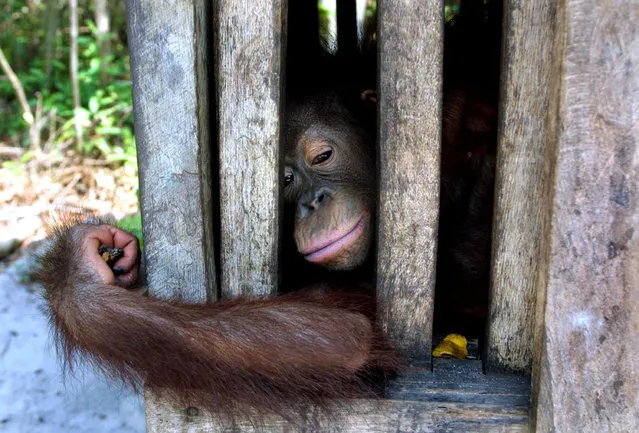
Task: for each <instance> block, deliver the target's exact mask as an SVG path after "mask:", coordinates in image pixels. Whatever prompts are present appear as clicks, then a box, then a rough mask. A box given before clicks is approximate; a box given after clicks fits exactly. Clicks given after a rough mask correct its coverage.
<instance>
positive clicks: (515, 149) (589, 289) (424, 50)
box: [127, 0, 639, 432]
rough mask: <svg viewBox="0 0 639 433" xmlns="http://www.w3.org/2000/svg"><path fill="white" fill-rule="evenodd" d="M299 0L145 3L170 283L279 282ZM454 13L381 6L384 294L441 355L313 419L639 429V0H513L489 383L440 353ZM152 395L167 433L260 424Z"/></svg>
mask: <svg viewBox="0 0 639 433" xmlns="http://www.w3.org/2000/svg"><path fill="white" fill-rule="evenodd" d="M344 3H347V2H344ZM286 7H287V5H286V0H250V1H248V0H217V1H212V2H211V1H204V0H172V1H168V2H165V1H158V0H138V1H133V0H129V1H127V9H128V21H129V27H128V31H129V34H128V36H129V41H130V47H131V65H132V74H133V89H134V109H135V120H136V137H137V142H138V148H139V164H140V177H141V200H142V211H143V222H144V236H145V245H146V248H145V254H146V263H147V273H148V282H149V285H150V290H151V293H152V295H153V296H159V297H172V298H175V297H178V298H181V299H187V300H194V301H205V300H213V299H215V297H216V296H217V293H221V294H222V296H225V297H230V296H236V295H240V294H259V295H261V294H267V293H271V292H275V291H276V288H277V287H278V278H279V276H278V268H279V264H278V246H279V236H280V233H279V229H280V223H279V221H280V220H279V218H280V217H279V213H280V208H281V203H280V178H281V176H280V173H281V167H280V156H279V143H280V121H279V119H280V116H279V115H280V109H281V106H282V103H283V101H282V98H281V96H280V95H282V88H283V84H284V83H283V74H282V71H283V64H284V61H285V58H284V57H285V56H284V54H283V53H284V51H283V47H284V46H285V42H286ZM443 21H444V20H443V7H442V2H441V1H440V0H437V1H433V0H425V1H420V2H412V1H408V0H384V1H383V2H382V1H379V5H378V23H379V24H378V35H379V82H378V90H379V94H380V102H379V119H380V121H379V125H378V128H379V143H378V145H379V152H378V158H379V161H378V163H379V177H380V179H379V188H380V191H379V205H378V245H377V254H378V256H377V257H378V258H377V263H378V264H377V269H378V271H377V294H378V307H379V312H380V321H381V323H382V324H383V326H384V328H385V329H386V330H387V332H388V334H389V335H390V336H391V337H392V339H393V340H394V341H395V343H396V344H397V345H398V347H399V348H400V349H401V351H402V353H403V354H404V355H406V356H407V357H408V358H410V359H413V360H421V361H422V363H421V364H420V363H419V362H416V363H415V365H414V368H411V369H408V371H407V373H406V375H404V376H402V377H400V378H399V379H397V380H396V381H395V382H394V383H393V384H392V386H391V387H390V389H389V391H388V395H387V399H383V400H380V401H372V400H362V401H357V402H356V403H354V404H353V405H349V412H348V413H344V414H341V415H340V416H337V417H335V418H334V419H325V418H323V417H322V416H321V415H320V414H314V413H313V411H312V409H309V414H308V417H307V419H308V420H309V421H308V422H309V425H308V426H307V429H306V430H305V431H318V432H319V431H332V432H363V431H371V432H390V431H397V432H400V431H402V432H404V431H406V432H408V431H460V432H461V431H527V430H534V431H540V432H547V431H565V432H577V431H583V432H587V431H592V432H606V431H610V432H622V431H634V430H635V429H636V427H637V426H639V337H638V335H639V234H638V233H637V229H639V202H638V195H637V188H638V187H639V150H637V145H638V143H639V26H638V25H637V23H639V3H637V2H635V1H633V0H612V1H609V2H601V1H596V0H582V1H576V0H558V1H555V0H506V1H505V9H504V25H503V48H502V77H501V97H500V101H501V102H500V104H501V105H500V114H499V116H500V118H499V133H498V135H499V141H498V162H497V179H496V191H495V197H496V204H495V211H494V229H493V233H494V234H493V258H492V261H493V265H492V274H491V275H492V276H491V292H490V293H491V295H490V316H489V323H488V332H487V335H488V337H487V352H486V353H487V356H486V359H485V363H486V364H485V367H486V368H485V369H486V374H484V373H483V372H482V366H481V364H480V363H479V361H477V362H476V363H475V362H473V361H470V362H465V361H464V362H465V363H463V364H461V362H455V361H441V362H440V361H439V360H437V362H433V363H431V355H430V352H431V327H432V316H433V302H434V301H433V299H434V274H435V267H434V263H435V253H436V241H437V238H436V236H437V223H438V195H439V163H440V144H439V143H440V128H441V93H442V84H441V80H442V72H441V71H442V46H443ZM257 150H259V154H260V158H259V159H255V158H252V157H251V156H252V155H253V154H254V153H255V152H256V151H257ZM218 151H219V157H218V154H217V152H218ZM217 173H219V176H218V174H217ZM218 183H219V184H218ZM406 186H409V187H406ZM218 191H219V194H218V193H217V192H218ZM217 218H219V226H220V228H221V230H220V231H219V233H217V232H215V230H214V227H215V226H216V224H215V223H214V221H216V219H217ZM214 232H215V233H214ZM431 366H432V371H431V368H430V367H431ZM504 372H518V373H520V374H519V375H513V374H503V373H504ZM522 373H523V374H522ZM146 407H147V423H148V430H149V431H150V432H168V431H218V430H217V429H221V430H224V431H227V429H228V431H238V430H239V429H242V428H245V429H246V431H252V429H256V428H257V427H255V426H251V425H245V426H241V425H240V424H237V425H233V426H223V425H218V424H217V423H218V421H217V420H215V419H213V418H212V417H210V416H209V415H207V414H205V413H203V412H202V411H199V410H198V409H197V408H192V407H191V408H184V407H176V406H174V405H173V404H172V403H171V402H166V401H160V399H158V398H156V397H155V396H154V395H153V394H152V393H149V392H147V393H146ZM238 423H239V421H238ZM273 423H274V424H273V425H268V426H267V427H266V428H265V430H266V431H292V430H294V429H295V428H294V427H292V426H290V425H289V426H287V425H286V423H285V422H284V421H282V420H273Z"/></svg>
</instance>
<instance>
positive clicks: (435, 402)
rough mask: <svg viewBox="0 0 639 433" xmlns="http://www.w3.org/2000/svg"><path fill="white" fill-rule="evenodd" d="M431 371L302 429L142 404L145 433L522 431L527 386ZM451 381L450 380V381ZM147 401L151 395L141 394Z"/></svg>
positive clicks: (447, 366)
mask: <svg viewBox="0 0 639 433" xmlns="http://www.w3.org/2000/svg"><path fill="white" fill-rule="evenodd" d="M435 364H436V367H437V370H438V371H437V372H435V373H433V372H431V371H428V370H426V371H423V370H422V371H414V372H411V373H410V374H408V375H407V376H405V377H402V378H399V379H398V381H397V382H396V383H395V384H394V385H393V387H392V388H391V389H390V391H389V395H390V397H391V399H389V400H366V399H363V400H352V401H341V402H336V405H338V406H335V408H334V409H335V410H334V411H333V412H331V413H330V414H328V413H323V412H321V411H319V410H317V409H315V408H310V409H308V411H307V412H306V413H304V414H302V415H301V416H300V419H303V420H304V423H303V424H302V425H295V424H290V423H287V422H286V421H284V420H282V419H280V418H277V417H267V418H266V419H264V420H263V423H262V424H261V425H255V424H251V422H250V421H247V420H236V422H229V421H226V422H225V421H223V420H220V419H219V418H215V417H212V416H211V415H210V414H208V413H206V412H205V411H202V410H201V409H200V408H197V407H186V406H182V407H180V406H177V405H167V403H166V402H162V403H161V405H164V407H163V408H162V407H161V406H159V405H156V404H154V405H148V406H147V408H151V409H150V410H149V413H148V415H149V416H148V419H149V420H152V422H150V423H149V425H148V430H149V432H164V431H189V432H200V431H202V432H218V431H242V432H255V431H263V432H292V431H307V432H358V433H359V432H373V433H374V432H380V433H382V432H384V433H386V432H433V431H436V432H461V431H463V432H477V431H486V432H501V431H504V432H505V431H513V432H514V431H526V430H525V427H526V425H527V424H526V423H527V419H528V416H527V415H528V398H529V395H530V394H529V391H530V386H529V381H527V380H524V379H522V378H520V377H515V376H491V377H488V376H486V375H483V374H481V365H480V361H477V362H475V363H473V362H464V361H452V362H450V360H441V359H440V360H437V361H436V363H435ZM455 378H456V380H455ZM147 398H148V399H150V400H153V401H154V402H155V400H154V399H156V397H155V396H150V395H147Z"/></svg>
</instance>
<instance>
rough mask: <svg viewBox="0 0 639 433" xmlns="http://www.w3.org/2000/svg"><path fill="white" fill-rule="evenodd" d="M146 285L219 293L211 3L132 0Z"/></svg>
mask: <svg viewBox="0 0 639 433" xmlns="http://www.w3.org/2000/svg"><path fill="white" fill-rule="evenodd" d="M127 18H128V37H129V46H130V49H131V75H132V79H133V103H134V105H133V108H134V115H135V136H136V140H137V146H138V161H139V168H140V196H141V201H142V203H141V204H142V220H143V223H144V224H143V225H144V243H145V249H144V251H145V256H146V268H147V274H148V283H149V291H150V293H151V295H152V296H158V297H163V298H170V299H183V300H189V301H200V302H201V301H206V300H207V299H209V300H210V299H214V298H215V296H216V282H215V260H214V256H213V245H214V243H213V223H212V212H213V206H212V203H211V187H210V181H209V180H210V179H211V173H210V166H211V155H210V153H209V152H210V150H209V149H210V144H211V143H210V141H211V140H210V135H209V134H210V128H209V117H210V112H209V106H208V88H209V85H208V77H209V70H208V62H207V55H206V53H207V50H208V45H207V41H208V35H209V33H208V26H209V25H210V24H209V23H210V8H209V3H208V2H207V1H201V0H177V1H174V2H172V3H171V7H166V5H165V4H164V3H163V2H161V1H156V0H141V1H127Z"/></svg>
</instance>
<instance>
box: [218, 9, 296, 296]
mask: <svg viewBox="0 0 639 433" xmlns="http://www.w3.org/2000/svg"><path fill="white" fill-rule="evenodd" d="M214 16H215V28H216V29H217V31H216V33H215V37H216V60H217V65H216V81H217V96H218V124H219V145H220V214H221V217H220V220H221V234H220V241H221V252H220V254H221V291H222V295H223V296H225V297H232V296H238V295H242V294H243V295H264V294H268V293H271V292H274V291H276V289H277V280H278V278H277V269H278V245H279V232H280V218H279V210H280V202H279V200H280V199H279V195H280V194H279V191H280V177H281V176H280V160H279V159H280V157H279V143H280V118H279V114H280V108H281V107H280V106H281V103H282V101H281V97H280V93H281V92H280V90H281V73H282V25H283V19H284V17H285V16H286V10H285V9H283V8H282V2H281V1H280V0H251V1H244V0H220V1H218V2H215V3H214Z"/></svg>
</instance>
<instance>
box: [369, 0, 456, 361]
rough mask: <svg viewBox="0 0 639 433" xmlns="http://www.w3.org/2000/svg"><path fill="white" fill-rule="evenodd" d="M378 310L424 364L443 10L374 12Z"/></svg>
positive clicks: (432, 5)
mask: <svg viewBox="0 0 639 433" xmlns="http://www.w3.org/2000/svg"><path fill="white" fill-rule="evenodd" d="M378 13H379V44H380V47H379V50H380V51H379V56H380V61H379V71H380V84H379V119H380V140H379V147H380V150H379V163H380V180H379V187H380V196H379V209H378V218H379V226H378V236H379V238H378V242H379V244H378V261H377V263H378V264H377V284H378V291H377V293H378V309H379V313H380V319H381V320H382V322H383V324H384V327H385V329H386V330H387V332H388V334H389V336H390V337H391V338H392V339H393V340H394V341H395V342H396V344H397V345H398V347H399V348H400V349H401V351H402V352H403V354H404V355H405V356H406V357H409V358H421V359H422V360H430V351H431V331H432V319H433V305H434V287H435V254H436V246H437V224H438V208H439V164H440V140H441V138H440V135H441V98H442V39H443V8H442V7H441V5H440V3H439V2H436V1H431V2H420V3H415V2H411V1H408V0H396V1H390V0H389V1H385V2H383V3H380V6H379V9H378Z"/></svg>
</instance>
